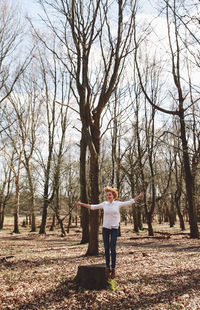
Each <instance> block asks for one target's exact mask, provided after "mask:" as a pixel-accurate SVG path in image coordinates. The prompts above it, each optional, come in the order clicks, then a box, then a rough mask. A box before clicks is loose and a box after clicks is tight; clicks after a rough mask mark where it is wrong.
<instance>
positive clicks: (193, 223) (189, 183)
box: [180, 110, 199, 238]
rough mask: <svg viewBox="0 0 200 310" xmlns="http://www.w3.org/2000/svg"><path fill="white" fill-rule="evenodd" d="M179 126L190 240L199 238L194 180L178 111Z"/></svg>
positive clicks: (181, 113) (181, 115) (182, 113)
mask: <svg viewBox="0 0 200 310" xmlns="http://www.w3.org/2000/svg"><path fill="white" fill-rule="evenodd" d="M180 125H181V141H182V149H183V164H184V172H185V174H184V176H185V184H186V192H187V200H188V214H189V224H190V238H199V231H198V225H197V212H196V208H195V204H194V180H193V177H192V173H191V168H190V159H189V153H188V145H187V139H186V132H185V121H184V112H183V110H180Z"/></svg>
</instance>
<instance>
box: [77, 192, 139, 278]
mask: <svg viewBox="0 0 200 310" xmlns="http://www.w3.org/2000/svg"><path fill="white" fill-rule="evenodd" d="M104 192H105V194H106V199H107V201H104V202H102V203H99V204H91V205H89V204H85V203H82V202H77V203H76V205H77V206H83V207H85V208H88V209H91V210H97V209H103V211H104V215H103V230H102V234H103V242H104V249H105V257H106V277H107V278H110V277H111V278H112V279H114V278H115V266H116V242H117V236H118V229H119V223H120V208H121V207H125V206H126V207H128V206H131V205H132V204H133V203H135V202H136V200H138V199H139V198H140V197H142V196H143V195H144V192H142V193H140V194H139V196H137V197H135V198H134V199H130V200H129V201H124V202H122V201H118V200H116V199H117V197H118V192H117V190H116V189H115V188H112V187H105V188H104ZM110 239H111V240H110ZM110 249H111V267H112V269H110Z"/></svg>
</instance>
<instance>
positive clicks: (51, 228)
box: [49, 213, 56, 231]
mask: <svg viewBox="0 0 200 310" xmlns="http://www.w3.org/2000/svg"><path fill="white" fill-rule="evenodd" d="M55 223H56V215H55V213H54V215H53V218H52V222H51V227H50V228H49V231H54V227H55Z"/></svg>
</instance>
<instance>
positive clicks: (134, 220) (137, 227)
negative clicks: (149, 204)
mask: <svg viewBox="0 0 200 310" xmlns="http://www.w3.org/2000/svg"><path fill="white" fill-rule="evenodd" d="M132 210H133V225H134V228H133V230H134V231H135V232H139V225H138V212H137V211H138V210H137V208H136V207H132Z"/></svg>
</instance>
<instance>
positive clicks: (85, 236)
mask: <svg viewBox="0 0 200 310" xmlns="http://www.w3.org/2000/svg"><path fill="white" fill-rule="evenodd" d="M80 144H81V147H80V200H81V201H82V202H84V203H88V194H87V182H86V153H87V138H86V135H85V130H84V127H83V125H82V131H81V142H80ZM81 227H82V239H81V244H85V243H88V242H89V210H88V209H87V208H84V207H81Z"/></svg>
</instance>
